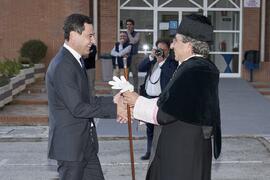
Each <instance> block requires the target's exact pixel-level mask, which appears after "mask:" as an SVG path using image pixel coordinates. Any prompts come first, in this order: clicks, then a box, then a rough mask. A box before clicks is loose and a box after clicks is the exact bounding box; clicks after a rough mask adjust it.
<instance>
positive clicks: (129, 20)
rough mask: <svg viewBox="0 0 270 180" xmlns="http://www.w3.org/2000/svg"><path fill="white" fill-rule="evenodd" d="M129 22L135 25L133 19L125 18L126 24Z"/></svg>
mask: <svg viewBox="0 0 270 180" xmlns="http://www.w3.org/2000/svg"><path fill="white" fill-rule="evenodd" d="M128 22H130V23H131V24H132V25H135V21H134V20H133V19H127V20H126V24H127V23H128Z"/></svg>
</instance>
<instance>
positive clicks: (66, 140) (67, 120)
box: [46, 14, 116, 180]
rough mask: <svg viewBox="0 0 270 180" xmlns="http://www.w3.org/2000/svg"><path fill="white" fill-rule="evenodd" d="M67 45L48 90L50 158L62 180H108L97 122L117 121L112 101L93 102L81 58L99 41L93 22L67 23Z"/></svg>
mask: <svg viewBox="0 0 270 180" xmlns="http://www.w3.org/2000/svg"><path fill="white" fill-rule="evenodd" d="M63 29H64V38H65V43H64V45H63V47H62V48H61V49H60V50H59V52H58V53H57V54H56V56H55V57H54V58H53V59H52V61H51V63H50V65H49V67H48V70H47V73H46V86H47V90H48V103H49V140H48V157H49V158H50V159H55V160H57V163H58V172H59V176H60V179H61V180H69V179H70V180H85V179H91V180H103V179H104V177H103V173H102V169H101V165H100V162H99V158H98V156H97V153H98V139H97V134H96V128H95V123H94V121H93V118H94V117H103V118H106V117H112V116H116V115H115V114H116V112H115V111H116V108H115V107H114V106H113V107H112V106H111V105H112V98H107V97H99V98H97V97H92V96H90V94H89V85H88V80H87V74H86V70H85V67H84V63H83V61H82V58H81V57H82V56H84V55H88V54H89V49H90V47H91V45H92V43H93V42H94V40H95V37H94V30H93V25H92V21H91V19H90V18H89V17H87V16H84V15H81V14H72V15H70V16H68V17H67V18H66V20H65V22H64V27H63Z"/></svg>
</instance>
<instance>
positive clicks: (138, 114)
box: [133, 96, 158, 125]
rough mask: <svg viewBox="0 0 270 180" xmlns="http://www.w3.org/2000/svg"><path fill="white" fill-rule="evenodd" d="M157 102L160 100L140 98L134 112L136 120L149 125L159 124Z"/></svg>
mask: <svg viewBox="0 0 270 180" xmlns="http://www.w3.org/2000/svg"><path fill="white" fill-rule="evenodd" d="M157 100H158V98H154V99H148V98H145V97H143V96H139V97H138V99H137V101H136V103H135V106H134V110H133V116H134V118H135V119H139V120H142V121H144V122H147V123H151V124H156V125H158V123H157V111H158V106H157Z"/></svg>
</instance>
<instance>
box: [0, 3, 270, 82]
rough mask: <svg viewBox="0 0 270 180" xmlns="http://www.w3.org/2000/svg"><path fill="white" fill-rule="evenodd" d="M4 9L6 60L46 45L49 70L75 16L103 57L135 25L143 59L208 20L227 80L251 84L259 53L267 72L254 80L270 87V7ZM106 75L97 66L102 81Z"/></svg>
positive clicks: (1, 51)
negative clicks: (248, 55) (251, 59)
mask: <svg viewBox="0 0 270 180" xmlns="http://www.w3.org/2000/svg"><path fill="white" fill-rule="evenodd" d="M1 9H2V10H1V11H0V19H1V22H2V25H1V29H0V46H1V48H0V57H10V58H11V57H17V56H18V50H19V48H20V47H21V44H22V43H23V42H24V41H26V40H29V39H41V40H42V41H44V42H45V43H46V44H47V45H48V53H47V57H46V59H45V62H46V64H48V63H49V61H50V59H51V58H52V57H53V56H54V54H55V53H56V52H57V50H58V49H59V47H60V46H61V45H62V44H63V33H62V25H63V20H64V18H65V17H66V16H67V15H69V14H71V13H83V14H86V15H89V16H91V17H93V20H94V26H95V29H96V34H97V38H98V41H97V43H98V50H99V53H104V52H109V51H110V50H111V49H112V47H113V45H114V43H115V41H117V39H118V34H119V32H120V31H121V30H125V20H126V19H128V18H132V19H134V20H135V28H136V30H137V31H139V32H140V34H141V39H140V46H139V50H140V53H141V55H142V57H143V56H144V54H145V53H148V52H150V51H151V48H152V47H154V43H155V41H156V40H157V39H159V38H172V36H173V34H174V33H175V32H176V28H177V26H178V24H179V23H180V22H181V20H182V17H183V16H184V15H187V14H190V13H197V14H203V15H205V16H208V17H209V18H210V20H211V22H212V24H213V26H214V42H213V44H212V45H211V48H210V49H211V52H210V59H211V60H212V61H213V62H214V63H215V64H216V65H217V67H218V68H219V70H220V72H221V76H222V77H243V78H245V79H248V77H249V74H248V71H247V70H246V69H245V68H244V67H242V60H243V55H244V53H245V52H246V51H247V50H258V51H260V57H261V60H260V61H261V66H260V71H258V72H254V73H255V74H254V80H258V81H270V77H269V74H270V73H269V71H270V65H269V63H270V12H269V10H270V1H266V0H181V1H179V0H110V1H109V0H77V1H71V0H58V1H54V0H39V1H35V0H24V1H20V0H1ZM267 10H268V11H267ZM195 28H196V27H195ZM144 45H147V46H144ZM143 47H148V49H146V48H145V49H143ZM267 70H268V71H267ZM101 71H102V69H101V65H100V61H97V77H98V79H100V78H101V77H100V76H101Z"/></svg>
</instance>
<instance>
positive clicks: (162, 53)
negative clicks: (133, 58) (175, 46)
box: [155, 48, 164, 57]
mask: <svg viewBox="0 0 270 180" xmlns="http://www.w3.org/2000/svg"><path fill="white" fill-rule="evenodd" d="M155 55H156V56H157V57H163V55H164V51H163V49H161V48H158V49H156V50H155Z"/></svg>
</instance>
